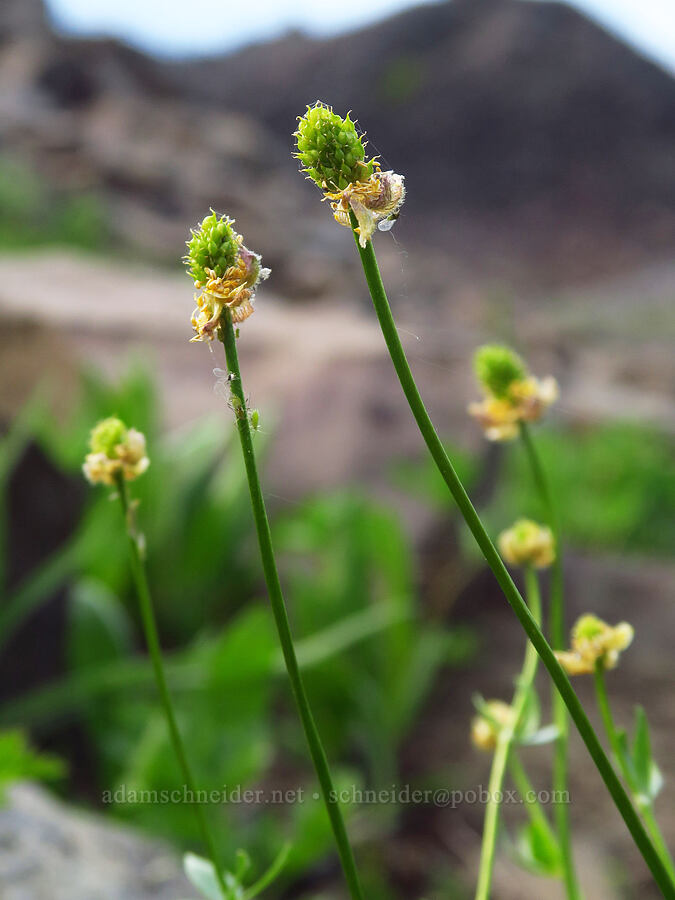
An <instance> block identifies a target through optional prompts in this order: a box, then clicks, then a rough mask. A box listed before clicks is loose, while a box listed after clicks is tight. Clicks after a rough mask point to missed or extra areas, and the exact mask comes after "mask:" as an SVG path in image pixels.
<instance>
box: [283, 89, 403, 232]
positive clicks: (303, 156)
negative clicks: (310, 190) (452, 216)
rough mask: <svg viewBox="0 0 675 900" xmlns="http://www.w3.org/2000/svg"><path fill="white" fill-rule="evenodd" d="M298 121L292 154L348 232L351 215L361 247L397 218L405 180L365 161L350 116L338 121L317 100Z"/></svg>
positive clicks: (363, 152) (363, 148) (370, 161)
mask: <svg viewBox="0 0 675 900" xmlns="http://www.w3.org/2000/svg"><path fill="white" fill-rule="evenodd" d="M298 122H299V124H298V130H297V131H296V132H295V139H296V144H297V151H298V152H297V153H296V154H295V155H296V157H297V159H299V160H300V162H301V163H302V171H303V172H304V173H305V174H306V175H307V177H308V178H310V179H311V180H312V181H313V182H314V183H315V184H316V185H317V186H318V187H320V188H321V190H322V191H323V192H324V199H325V200H329V201H330V204H331V207H332V209H333V215H334V217H335V220H336V221H337V222H339V224H340V225H345V226H346V227H347V228H350V227H351V224H352V223H351V216H350V213H353V215H354V216H355V217H356V221H357V223H358V224H357V228H356V230H357V232H358V235H359V243H360V245H361V246H362V247H365V246H366V243H367V242H368V241H369V240H370V238H371V237H372V236H373V234H374V232H375V230H376V228H380V229H381V230H387V229H388V228H389V227H391V224H392V223H393V222H394V221H395V220H396V218H397V217H398V213H399V211H400V209H401V206H402V205H403V201H404V200H405V186H404V178H403V176H402V175H397V174H396V173H395V172H382V171H381V170H380V165H379V163H378V161H377V160H376V159H375V158H374V157H373V158H371V159H367V158H366V142H365V141H364V140H363V138H362V137H361V136H360V135H359V134H358V132H357V130H356V125H355V124H354V122H353V121H352V120H351V118H350V116H349V113H347V115H346V116H345V118H342V117H341V116H339V115H338V114H337V113H335V112H333V110H332V109H331V107H330V106H326V105H325V104H323V103H320V102H318V103H315V104H314V106H308V107H307V112H306V113H305V115H304V116H301V117H299V119H298Z"/></svg>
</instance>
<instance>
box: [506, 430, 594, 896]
mask: <svg viewBox="0 0 675 900" xmlns="http://www.w3.org/2000/svg"><path fill="white" fill-rule="evenodd" d="M520 435H521V439H522V441H523V445H524V446H525V451H526V453H527V458H528V461H529V463H530V468H531V469H532V477H533V479H534V483H535V486H536V488H537V491H538V492H539V496H540V499H541V502H542V505H543V507H544V511H545V514H546V518H547V520H548V525H549V527H550V529H551V531H552V532H553V538H554V540H555V559H554V560H553V564H552V566H551V609H550V620H549V628H550V635H551V646H552V647H553V648H554V650H561V649H562V648H563V647H564V646H565V595H564V583H563V554H562V539H561V533H560V521H559V519H558V511H557V508H556V505H555V503H554V501H553V493H552V491H551V487H550V485H549V481H548V478H547V477H546V471H545V469H544V467H543V465H542V463H541V459H540V457H539V453H538V452H537V448H536V445H535V443H534V441H533V440H532V435H531V433H530V429H529V428H528V426H527V424H526V423H525V422H521V423H520ZM551 706H552V709H553V721H554V723H555V725H556V727H557V729H558V736H557V738H556V740H555V746H554V751H553V791H554V795H555V796H559V797H563V796H564V795H565V791H567V789H568V756H569V752H568V746H569V720H568V718H567V712H566V710H565V704H564V703H563V701H562V698H561V696H560V694H559V693H558V691H557V690H556V689H555V687H554V686H552V694H551ZM553 814H554V817H555V824H556V830H557V832H558V840H559V842H560V851H561V854H562V864H563V873H564V879H565V890H566V893H567V897H568V900H579V897H580V896H581V893H580V890H579V883H578V881H577V875H576V871H575V869H574V857H573V855H572V835H571V829H570V816H569V809H568V806H567V804H565V803H556V804H555V807H554V810H553Z"/></svg>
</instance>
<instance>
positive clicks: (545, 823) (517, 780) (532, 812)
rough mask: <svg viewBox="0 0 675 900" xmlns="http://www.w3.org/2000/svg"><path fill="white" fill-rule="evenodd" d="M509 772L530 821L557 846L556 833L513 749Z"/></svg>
mask: <svg viewBox="0 0 675 900" xmlns="http://www.w3.org/2000/svg"><path fill="white" fill-rule="evenodd" d="M509 772H510V774H511V778H512V779H513V783H514V784H515V786H516V788H517V790H518V793H519V794H520V796H521V797H522V799H523V802H524V803H525V806H526V807H527V814H528V815H529V817H530V820H531V821H532V822H533V823H534V824H535V825H537V826H539V828H541V829H542V831H545V832H546V834H547V835H548V838H549V840H550V841H551V843H552V844H554V845H555V846H558V838H557V837H556V833H555V831H554V830H553V828H551V823H550V822H549V820H548V818H547V817H546V815H545V813H544V811H543V809H542V808H541V805H540V803H539V801H538V800H537V799H536V796H537V792H536V791H535V789H534V786H533V784H532V782H531V781H530V779H529V777H528V775H527V772H526V771H525V767H524V766H523V764H522V762H521V759H520V756H519V755H518V752H517V751H516V749H515V748H514V749H513V750H512V751H511V755H510V756H509ZM532 798H535V799H532Z"/></svg>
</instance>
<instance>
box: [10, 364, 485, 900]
mask: <svg viewBox="0 0 675 900" xmlns="http://www.w3.org/2000/svg"><path fill="white" fill-rule="evenodd" d="M111 411H112V412H114V413H115V414H116V415H118V416H119V417H120V419H122V420H123V421H125V422H129V423H132V424H133V425H134V427H137V428H138V429H140V430H142V431H143V432H144V433H145V434H146V435H147V438H148V451H149V454H150V456H151V458H152V465H151V466H150V468H149V469H148V472H147V473H146V475H144V477H143V479H140V480H139V481H138V482H134V485H133V494H134V496H135V497H137V498H138V499H139V500H140V505H139V510H138V522H139V527H140V528H141V529H142V530H143V531H144V533H145V536H146V545H147V566H148V572H149V579H150V583H151V585H152V587H153V594H154V597H155V601H156V603H155V606H156V611H157V615H158V619H159V623H160V631H161V634H162V638H163V643H164V645H165V646H166V647H170V648H172V649H171V651H170V652H169V653H168V654H167V659H166V669H167V677H168V679H169V685H170V688H171V692H172V696H173V698H174V701H175V705H176V710H177V716H178V724H179V728H180V729H181V732H182V733H183V735H184V737H185V740H186V744H187V746H188V748H189V754H190V762H191V765H192V767H193V769H194V771H195V776H196V780H197V783H198V785H199V787H200V788H203V789H204V790H213V789H216V790H220V791H222V790H223V789H224V787H225V786H226V787H227V790H232V789H234V788H236V787H237V786H241V789H242V790H245V789H247V788H255V787H258V786H260V785H261V784H265V783H266V780H267V779H269V778H270V777H274V776H273V775H272V776H270V772H271V770H272V767H274V770H273V771H276V770H277V768H278V767H282V770H283V771H284V772H285V773H286V777H287V778H288V779H289V783H290V784H291V785H292V786H294V787H301V788H303V789H304V790H305V798H306V799H305V802H297V803H290V804H286V805H284V804H277V805H276V806H275V805H273V804H272V805H267V804H264V803H260V804H254V805H253V806H251V805H247V804H245V803H241V802H237V801H236V799H235V800H232V801H231V802H224V803H218V804H215V805H209V809H208V814H209V817H210V818H211V820H212V821H213V823H214V825H215V827H216V828H217V839H218V844H219V846H220V847H221V848H222V850H223V852H224V853H225V854H227V856H228V857H229V858H231V857H233V856H234V854H235V853H236V851H237V848H238V847H240V846H246V847H247V848H248V849H249V850H250V851H251V853H252V855H253V858H254V859H265V858H267V859H269V858H271V857H272V856H273V855H274V853H275V852H276V850H277V849H278V847H279V846H281V845H282V844H284V842H285V841H286V840H287V838H288V836H289V835H291V834H292V837H293V844H294V850H293V854H292V856H291V857H290V858H289V860H288V861H287V864H286V867H285V870H284V875H283V879H284V880H288V879H289V878H292V877H294V876H296V875H297V874H299V873H300V872H301V871H304V870H306V869H307V868H308V867H312V866H314V865H316V863H317V860H319V859H321V857H322V856H323V855H324V854H326V853H327V852H329V850H330V847H331V846H332V837H331V830H330V825H329V822H328V818H327V816H326V813H325V810H324V807H323V804H322V803H321V802H318V801H315V800H314V799H313V790H314V788H313V785H314V780H313V776H312V774H311V768H310V766H309V763H308V760H307V753H306V748H305V745H304V740H303V737H302V734H301V731H300V728H299V726H298V722H297V718H296V714H295V711H294V707H293V702H292V698H291V696H290V694H289V691H288V687H287V681H286V675H285V670H284V666H283V661H282V659H281V656H280V651H279V648H278V643H277V639H276V635H275V633H274V627H273V622H272V618H271V615H270V611H269V608H268V607H267V604H266V602H264V603H261V602H258V601H257V599H256V598H257V597H258V595H259V594H260V593H261V586H260V585H261V581H260V569H259V562H258V559H257V554H256V552H255V547H254V544H253V542H252V539H251V522H250V508H249V505H248V494H247V488H246V482H245V477H244V471H243V465H242V462H241V459H240V455H239V453H238V452H236V449H237V448H236V447H235V446H234V445H233V444H232V441H233V440H235V439H236V432H235V430H234V429H228V428H227V427H225V426H224V424H223V421H222V420H218V421H207V422H204V423H202V424H201V425H198V426H194V425H191V427H190V429H189V430H185V431H181V432H178V433H175V434H171V435H169V436H168V437H163V436H160V434H159V433H158V403H157V396H156V391H155V388H154V385H153V382H152V379H151V377H150V376H149V374H148V372H147V370H146V369H145V368H144V367H141V366H138V365H136V366H132V367H131V368H130V369H129V371H128V372H127V373H126V374H125V375H124V376H123V377H122V378H120V380H119V381H118V382H117V383H116V384H110V383H108V382H106V381H104V380H103V379H102V378H101V377H100V376H98V375H97V374H95V373H92V372H87V373H86V374H85V376H84V377H83V379H82V384H81V389H80V396H79V402H78V403H77V404H76V406H75V408H74V410H73V413H72V415H71V417H70V418H69V419H68V420H67V421H60V422H59V423H58V425H57V423H55V422H54V421H53V420H52V419H51V418H50V417H49V416H47V415H46V414H45V413H44V409H43V408H41V411H40V415H39V416H38V415H36V416H31V417H29V418H28V419H27V422H26V427H25V428H22V429H21V432H22V439H21V445H23V442H24V440H25V439H26V437H27V436H30V437H32V439H33V440H36V441H37V442H38V443H39V445H40V446H41V447H42V449H43V450H44V452H46V453H47V455H48V456H49V458H50V459H51V460H52V462H53V463H54V464H55V465H56V466H58V467H59V468H61V469H62V470H63V472H64V473H66V474H69V475H71V476H72V477H73V478H74V479H77V480H78V481H79V479H81V477H82V475H81V470H80V467H81V463H82V457H83V453H84V452H85V450H86V446H87V441H88V437H89V432H90V427H91V423H92V421H94V422H95V421H98V420H100V419H102V418H104V417H105V416H106V415H109V414H110V412H111ZM112 430H113V431H114V429H112ZM24 431H25V434H23V432H24ZM106 435H107V431H106ZM263 437H264V436H259V437H258V438H257V440H258V442H259V446H260V445H261V444H262V447H263V449H264V443H263ZM116 439H117V438H116V432H115V435H113V437H111V438H110V441H112V442H113V443H114V441H115V440H116ZM110 441H108V443H110ZM9 449H10V448H8V453H7V466H6V468H7V470H8V471H10V470H11V467H12V465H13V461H14V460H15V459H16V453H17V451H15V450H12V452H11V453H10V452H9ZM0 459H2V457H1V456H0ZM168 485H170V490H168V489H167V486H168ZM108 494H109V491H106V490H88V491H84V496H85V497H86V505H85V508H84V510H83V513H82V519H81V521H80V523H79V525H78V527H77V529H76V531H75V533H74V534H73V536H72V538H71V539H70V541H69V542H68V543H67V544H66V545H65V546H64V547H62V548H61V549H60V550H59V551H57V553H56V554H55V555H54V557H53V559H50V560H47V561H46V563H45V564H44V565H43V567H41V569H40V571H37V572H36V573H35V574H34V575H33V576H30V577H29V579H28V580H27V583H25V584H24V585H22V586H21V587H20V591H19V592H18V594H19V595H22V596H23V600H22V603H23V604H25V605H24V609H25V610H29V609H32V608H35V606H36V604H37V603H38V602H39V601H40V599H41V598H43V597H46V596H49V595H50V593H53V591H54V589H55V588H56V587H58V586H62V585H63V584H64V583H65V584H66V585H67V588H68V589H67V600H68V606H67V610H68V616H67V626H68V627H67V632H66V642H65V648H64V650H65V652H64V659H65V662H66V665H67V672H66V673H65V675H64V678H63V680H62V681H61V682H57V683H54V684H51V685H47V686H45V687H44V688H42V689H41V690H38V691H36V692H35V693H34V694H32V695H30V696H28V697H24V698H19V700H18V701H16V702H14V703H13V704H12V705H8V706H5V707H4V709H0V719H1V720H2V721H3V722H8V723H14V722H16V721H25V722H30V723H32V724H37V725H40V727H41V728H42V729H43V730H46V731H47V733H49V728H50V727H51V725H52V723H53V722H54V721H56V722H61V721H62V720H63V719H64V718H72V717H76V719H77V721H78V722H79V723H80V726H81V727H82V728H83V729H84V732H85V733H86V734H87V735H88V738H89V741H90V746H91V748H92V753H93V755H94V757H95V758H96V760H97V764H98V773H97V774H98V780H99V786H100V789H101V790H108V791H109V792H110V795H111V796H110V803H109V804H108V805H107V808H108V809H109V811H111V812H113V813H114V814H115V815H116V816H118V817H120V818H124V819H126V820H129V821H131V822H133V823H135V824H137V825H139V826H141V827H143V828H145V829H147V830H148V831H151V832H153V833H157V834H162V835H165V836H167V837H169V838H171V839H173V840H175V841H178V842H179V843H181V844H183V845H184V846H197V847H198V846H199V841H200V836H199V834H198V832H197V829H196V826H195V821H194V816H193V812H192V810H191V809H190V806H189V804H187V803H163V802H157V803H154V802H150V803H148V802H145V803H143V802H134V800H133V799H131V800H130V799H129V794H130V793H131V792H134V791H135V792H136V796H137V797H140V796H142V794H141V793H140V792H144V791H145V792H147V791H150V792H158V794H157V796H159V795H160V794H159V792H161V791H166V790H173V789H177V790H180V789H181V788H182V785H183V778H182V775H181V773H180V771H179V769H178V767H177V765H176V763H175V762H174V757H173V754H172V752H171V748H170V744H169V739H168V736H167V732H166V726H165V722H164V719H163V717H162V714H161V712H160V709H159V705H158V702H157V697H156V694H155V689H154V682H153V676H152V669H151V666H150V663H149V661H148V660H147V659H146V658H145V657H144V655H141V651H142V648H143V642H142V638H141V630H140V627H139V621H138V612H137V604H136V600H135V596H134V592H133V589H132V586H131V584H130V580H129V566H128V558H127V553H128V551H127V547H126V541H125V535H124V529H123V527H122V523H121V521H120V511H119V508H118V506H117V504H114V503H111V502H110V500H109V497H108ZM274 532H275V543H276V544H277V547H278V550H279V551H280V563H281V567H282V570H283V577H284V582H285V583H286V585H287V586H288V598H289V601H290V606H291V617H292V621H293V628H294V632H295V634H296V635H297V638H298V640H297V654H298V658H299V661H300V664H301V666H302V667H303V669H305V670H307V671H311V677H310V678H309V679H308V680H309V690H310V693H311V695H312V700H313V702H314V704H315V706H316V708H317V714H318V717H319V718H320V727H321V730H322V733H324V734H325V737H326V744H327V750H328V752H329V754H330V756H331V759H333V760H336V761H337V765H336V766H335V771H334V776H335V780H336V785H337V786H338V789H340V788H347V787H349V788H351V787H352V786H355V785H356V786H357V787H358V786H359V785H361V784H363V785H364V786H368V787H378V786H382V785H384V786H386V785H387V784H388V783H390V782H391V781H392V780H395V779H396V777H397V772H398V765H397V749H398V747H399V746H400V743H401V741H402V740H403V738H404V737H405V736H406V734H407V733H408V731H409V729H410V728H411V726H412V724H413V723H414V721H415V717H416V716H417V715H418V714H419V711H420V710H421V708H422V706H423V704H424V702H425V699H426V698H427V696H428V693H429V689H430V686H431V684H432V682H433V680H434V677H435V674H436V672H437V671H438V669H439V667H440V666H442V665H445V664H452V663H455V662H458V661H462V660H464V659H465V658H466V657H467V655H468V654H469V653H470V652H471V651H472V649H473V643H472V640H471V638H470V637H468V636H467V635H466V634H465V633H461V632H457V633H455V632H452V631H447V630H446V629H440V628H438V627H437V625H434V624H433V623H425V622H424V621H423V620H422V618H421V616H420V611H419V609H418V608H417V597H416V594H415V575H414V565H413V560H412V554H411V549H410V547H409V544H408V541H407V539H406V537H405V535H404V533H403V531H402V530H401V527H400V525H399V524H398V522H397V520H396V518H395V517H394V516H393V515H392V514H391V513H390V512H388V511H387V510H384V509H382V508H380V507H379V506H377V505H375V504H374V503H372V502H371V501H368V500H366V499H365V498H364V497H361V496H358V495H356V494H351V493H348V494H335V495H332V496H327V497H319V498H314V499H312V500H309V501H307V502H305V503H304V504H302V505H301V506H297V507H295V506H294V507H293V508H292V509H290V510H289V511H286V512H285V513H284V514H283V515H281V516H278V517H277V519H276V521H275V523H274ZM15 596H16V595H15ZM26 598H28V600H29V602H26ZM11 602H12V598H10V606H11ZM353 759H358V760H359V761H360V763H361V764H362V765H361V768H362V771H360V772H357V771H352V769H351V768H347V766H346V765H345V764H344V762H343V763H342V765H340V760H343V761H344V760H353ZM122 788H124V790H123V791H122V790H121V789H122ZM150 796H152V794H151V795H150ZM132 797H133V795H132ZM307 798H309V799H307ZM347 812H348V813H350V812H352V813H353V812H354V810H350V809H349V808H348V810H347ZM397 813H398V810H397V808H396V806H395V805H393V804H392V805H387V808H386V809H384V807H378V808H377V809H372V810H369V811H368V812H367V815H368V816H369V817H370V818H371V819H372V825H371V828H372V829H385V828H388V827H392V826H393V824H394V817H395V816H396V815H397ZM360 814H361V811H360ZM369 884H372V885H373V891H372V895H373V897H375V896H378V897H379V896H387V891H386V889H385V888H382V889H381V890H380V888H376V887H375V886H376V885H378V884H379V881H378V880H377V878H375V877H374V876H373V877H372V878H371V879H370V881H369Z"/></svg>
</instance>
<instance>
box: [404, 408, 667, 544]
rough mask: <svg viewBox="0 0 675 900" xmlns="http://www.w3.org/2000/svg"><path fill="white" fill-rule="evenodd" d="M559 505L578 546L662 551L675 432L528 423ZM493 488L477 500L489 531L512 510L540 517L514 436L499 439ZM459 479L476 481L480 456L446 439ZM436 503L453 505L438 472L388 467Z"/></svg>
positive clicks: (567, 535)
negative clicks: (498, 462)
mask: <svg viewBox="0 0 675 900" xmlns="http://www.w3.org/2000/svg"><path fill="white" fill-rule="evenodd" d="M533 437H534V440H535V441H536V443H537V446H538V448H539V451H540V454H541V457H542V461H543V464H544V466H545V468H546V472H547V474H548V477H549V480H550V482H551V489H552V492H553V495H554V497H555V500H556V504H557V506H558V510H559V514H560V521H561V528H562V533H563V536H564V539H565V541H566V543H569V544H570V545H572V546H575V547H576V548H577V549H580V550H585V549H588V550H606V551H613V552H618V553H622V554H624V553H636V554H645V555H654V556H669V555H670V554H672V548H673V545H674V544H675V517H673V509H675V469H674V468H673V464H672V461H673V458H675V439H674V438H673V436H672V435H669V434H667V433H666V432H661V431H658V430H656V429H655V428H649V427H644V426H641V425H636V424H632V423H628V422H617V423H613V424H602V425H596V426H584V427H578V428H568V429H566V430H562V429H552V428H546V427H545V426H542V427H538V428H536V429H533ZM501 450H502V455H503V460H502V469H501V471H500V474H499V478H498V482H497V485H496V489H495V491H494V492H493V493H492V495H491V496H490V497H489V499H488V501H487V502H486V504H485V505H484V506H482V507H481V516H482V517H483V519H484V521H485V522H486V524H487V525H488V526H489V529H490V531H491V533H492V534H493V535H496V534H497V533H498V532H499V531H501V530H502V529H503V528H505V527H507V526H508V525H510V524H511V523H512V522H513V520H514V519H515V518H517V517H518V516H526V517H531V518H535V519H537V518H539V519H543V518H544V517H545V512H544V510H543V509H542V508H541V504H540V501H539V498H538V495H537V492H536V490H535V487H534V484H533V481H532V477H531V472H530V469H529V466H528V463H527V458H526V456H525V454H524V452H523V449H522V447H521V446H520V442H518V441H514V442H512V443H506V444H504V445H502V448H501ZM448 452H449V453H450V456H451V459H453V460H454V461H455V463H456V468H457V471H458V473H459V475H460V477H461V478H462V480H463V481H464V483H465V484H467V485H471V484H472V483H475V482H476V480H477V478H478V475H479V466H480V457H477V456H476V455H475V453H470V452H468V451H466V450H464V449H462V448H460V447H457V446H452V445H448ZM395 478H396V481H397V483H398V484H400V485H402V486H404V485H405V486H407V487H408V489H409V490H412V491H413V492H414V493H416V494H417V495H418V496H420V497H422V498H424V499H425V500H426V501H427V502H429V503H432V504H433V505H434V506H435V507H436V508H437V509H439V510H444V509H447V510H454V506H453V505H452V501H451V499H450V498H449V496H448V491H447V488H446V487H445V483H444V482H443V480H442V478H441V477H440V475H439V474H438V472H437V471H436V469H435V467H434V466H433V465H431V464H427V463H424V464H422V465H411V464H406V465H405V466H398V467H397V469H396V472H395Z"/></svg>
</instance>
